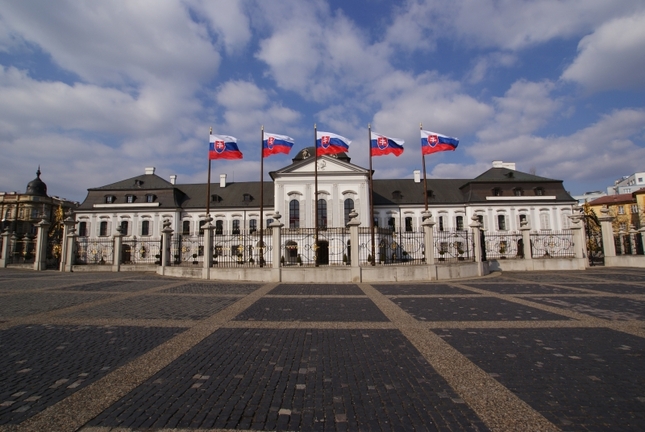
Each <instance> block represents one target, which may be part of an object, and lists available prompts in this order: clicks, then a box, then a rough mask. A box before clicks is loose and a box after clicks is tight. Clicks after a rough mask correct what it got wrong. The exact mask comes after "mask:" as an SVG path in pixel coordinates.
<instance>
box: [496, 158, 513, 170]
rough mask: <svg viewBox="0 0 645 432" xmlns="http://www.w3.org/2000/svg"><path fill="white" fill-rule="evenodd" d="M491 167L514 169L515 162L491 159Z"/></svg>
mask: <svg viewBox="0 0 645 432" xmlns="http://www.w3.org/2000/svg"><path fill="white" fill-rule="evenodd" d="M493 168H507V169H510V170H513V171H515V162H504V161H500V160H497V161H493Z"/></svg>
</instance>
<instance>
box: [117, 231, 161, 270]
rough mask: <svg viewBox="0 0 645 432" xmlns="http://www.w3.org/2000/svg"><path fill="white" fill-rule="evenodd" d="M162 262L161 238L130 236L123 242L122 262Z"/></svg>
mask: <svg viewBox="0 0 645 432" xmlns="http://www.w3.org/2000/svg"><path fill="white" fill-rule="evenodd" d="M160 263H161V239H159V238H157V239H154V238H147V237H140V238H128V239H124V240H123V243H122V244H121V264H153V265H154V264H156V265H159V264H160Z"/></svg>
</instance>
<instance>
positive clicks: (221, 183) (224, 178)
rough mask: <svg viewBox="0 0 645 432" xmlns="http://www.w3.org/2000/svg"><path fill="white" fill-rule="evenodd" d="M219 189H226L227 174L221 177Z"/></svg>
mask: <svg viewBox="0 0 645 432" xmlns="http://www.w3.org/2000/svg"><path fill="white" fill-rule="evenodd" d="M219 187H221V188H225V187H226V174H220V175H219Z"/></svg>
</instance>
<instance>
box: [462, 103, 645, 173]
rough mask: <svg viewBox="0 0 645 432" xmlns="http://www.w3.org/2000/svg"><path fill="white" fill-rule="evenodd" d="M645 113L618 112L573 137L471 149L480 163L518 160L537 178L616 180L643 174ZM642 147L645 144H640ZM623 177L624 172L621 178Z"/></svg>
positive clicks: (521, 138) (513, 140) (520, 139)
mask: <svg viewBox="0 0 645 432" xmlns="http://www.w3.org/2000/svg"><path fill="white" fill-rule="evenodd" d="M643 132H645V111H643V110H635V109H622V110H616V111H614V112H612V113H611V114H607V115H605V116H603V117H602V118H601V119H600V120H599V121H598V122H596V123H595V124H592V125H590V126H588V127H585V128H583V129H581V130H579V131H577V132H575V133H573V134H571V135H569V136H549V137H541V136H535V135H518V136H514V137H509V138H506V139H503V140H498V141H492V142H482V143H478V144H476V145H474V146H472V147H471V148H470V149H469V154H470V155H471V156H473V157H474V158H475V159H476V160H479V161H483V160H487V161H488V160H494V159H503V160H506V161H512V162H516V163H517V164H518V169H520V170H527V169H529V168H530V167H535V168H536V169H537V173H538V175H541V176H544V177H550V178H556V179H575V180H586V181H595V180H598V179H602V178H605V177H608V178H610V179H611V178H613V177H616V176H617V174H616V173H623V174H625V173H632V172H635V171H639V170H642V161H643V160H645V148H643V147H641V146H639V145H637V144H636V143H635V142H634V139H635V138H637V139H639V140H640V141H642V134H643ZM641 145H642V142H641ZM619 175H620V174H619Z"/></svg>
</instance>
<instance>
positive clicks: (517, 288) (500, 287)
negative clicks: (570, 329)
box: [463, 281, 579, 294]
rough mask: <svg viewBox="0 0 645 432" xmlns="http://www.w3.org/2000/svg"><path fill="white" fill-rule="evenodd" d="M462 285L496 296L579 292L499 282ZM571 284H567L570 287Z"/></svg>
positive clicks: (536, 285)
mask: <svg viewBox="0 0 645 432" xmlns="http://www.w3.org/2000/svg"><path fill="white" fill-rule="evenodd" d="M463 285H468V286H470V287H473V288H479V289H482V290H486V291H491V292H494V293H498V294H575V293H577V292H579V291H576V290H570V289H566V288H560V287H554V286H549V285H541V284H532V283H521V282H511V283H499V282H487V283H476V282H470V281H468V282H464V283H463ZM571 285H572V284H569V286H571Z"/></svg>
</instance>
